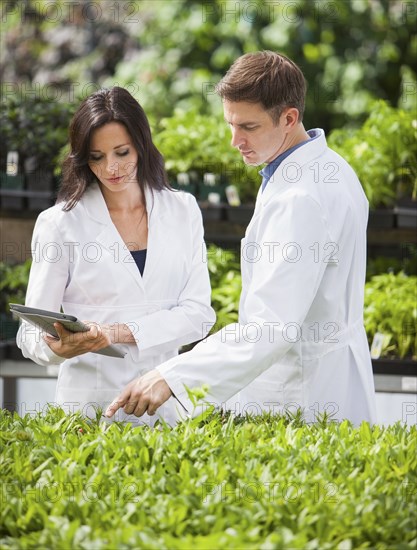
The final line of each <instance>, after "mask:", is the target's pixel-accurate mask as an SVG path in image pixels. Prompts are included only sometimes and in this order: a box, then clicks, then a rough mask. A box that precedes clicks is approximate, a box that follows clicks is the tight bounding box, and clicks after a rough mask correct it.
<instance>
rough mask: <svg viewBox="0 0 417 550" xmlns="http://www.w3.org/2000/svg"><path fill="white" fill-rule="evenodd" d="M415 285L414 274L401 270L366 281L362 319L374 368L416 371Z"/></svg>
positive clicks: (386, 371) (382, 371) (416, 311)
mask: <svg viewBox="0 0 417 550" xmlns="http://www.w3.org/2000/svg"><path fill="white" fill-rule="evenodd" d="M416 287H417V276H415V275H406V274H405V273H404V272H402V271H400V272H399V273H397V274H394V273H382V274H379V275H374V276H373V277H371V278H370V280H369V281H368V282H367V283H366V287H365V303H364V323H365V329H366V333H367V336H368V341H369V345H370V347H371V355H372V357H373V363H374V371H375V369H379V370H378V372H380V373H381V374H385V373H386V374H390V373H398V374H401V375H411V374H414V375H416V374H417V364H416V358H417V308H416V302H415V294H416ZM381 369H382V370H381ZM375 372H376V371H375Z"/></svg>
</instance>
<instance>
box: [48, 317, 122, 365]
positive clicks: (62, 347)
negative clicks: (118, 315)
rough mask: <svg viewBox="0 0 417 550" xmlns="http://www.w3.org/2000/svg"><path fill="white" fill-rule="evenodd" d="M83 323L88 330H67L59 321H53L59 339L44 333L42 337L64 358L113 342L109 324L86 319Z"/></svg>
mask: <svg viewBox="0 0 417 550" xmlns="http://www.w3.org/2000/svg"><path fill="white" fill-rule="evenodd" d="M85 323H86V324H87V325H88V326H89V327H90V330H89V331H88V332H69V331H68V330H66V329H65V328H64V326H63V325H61V323H54V327H55V330H56V331H57V333H58V336H59V339H58V338H54V337H53V336H51V335H49V334H45V335H44V336H43V339H44V340H45V342H46V343H47V344H48V346H49V347H50V348H51V350H52V351H53V352H54V353H56V354H57V355H59V356H60V357H65V359H70V358H71V357H76V356H77V355H81V354H83V353H87V352H89V351H98V350H100V349H102V348H106V347H107V346H109V345H110V344H111V343H113V338H112V331H111V330H110V326H108V325H99V324H97V323H89V322H86V321H85Z"/></svg>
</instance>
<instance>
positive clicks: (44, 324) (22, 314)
mask: <svg viewBox="0 0 417 550" xmlns="http://www.w3.org/2000/svg"><path fill="white" fill-rule="evenodd" d="M9 307H10V311H11V312H12V313H13V314H15V315H17V316H18V317H19V318H20V319H24V320H25V321H27V322H28V323H31V324H32V325H34V326H36V327H38V328H40V329H41V330H43V331H45V332H47V333H48V334H51V335H52V336H55V338H57V337H58V333H57V332H56V330H55V327H54V323H56V322H58V323H61V324H62V325H63V326H64V327H65V328H66V329H67V330H69V331H70V332H88V331H89V330H90V328H89V327H88V326H87V325H85V324H84V323H83V322H81V321H79V320H78V319H77V318H76V317H74V316H73V315H67V314H66V313H58V312H55V311H47V310H45V309H37V308H33V307H28V306H22V305H20V304H9ZM91 353H99V354H101V355H109V356H110V357H119V358H123V357H124V356H125V355H126V352H125V351H123V349H122V348H121V347H120V346H117V345H115V344H111V345H110V346H107V347H106V348H103V349H100V350H98V351H94V352H91Z"/></svg>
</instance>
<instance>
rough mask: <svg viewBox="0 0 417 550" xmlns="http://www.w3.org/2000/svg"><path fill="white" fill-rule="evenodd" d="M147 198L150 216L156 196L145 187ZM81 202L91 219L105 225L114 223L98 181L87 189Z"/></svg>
mask: <svg viewBox="0 0 417 550" xmlns="http://www.w3.org/2000/svg"><path fill="white" fill-rule="evenodd" d="M154 193H156V192H154ZM145 199H146V208H147V211H148V218H149V217H150V215H151V213H152V212H153V210H154V206H155V197H154V194H153V193H152V190H151V189H148V188H146V189H145ZM81 202H82V205H83V206H84V208H85V210H86V212H87V214H88V216H89V217H90V218H91V219H93V220H95V221H97V222H99V223H101V224H105V225H109V224H113V222H112V220H111V217H110V213H109V210H108V208H107V205H106V201H105V200H104V197H103V194H102V192H101V190H100V186H99V184H98V183H97V182H95V183H93V184H92V185H91V186H90V187H89V188H88V189H87V190H86V191H85V193H84V195H83V197H82V199H81Z"/></svg>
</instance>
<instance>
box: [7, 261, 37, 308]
mask: <svg viewBox="0 0 417 550" xmlns="http://www.w3.org/2000/svg"><path fill="white" fill-rule="evenodd" d="M31 265H32V260H31V259H28V260H26V261H25V262H24V263H20V264H16V265H14V266H12V265H10V264H8V263H5V262H0V312H2V313H8V312H9V311H10V310H9V306H8V304H9V302H12V303H16V304H24V303H25V296H26V289H27V285H28V280H29V272H30V266H31Z"/></svg>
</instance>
